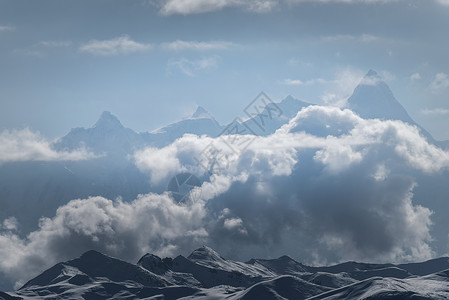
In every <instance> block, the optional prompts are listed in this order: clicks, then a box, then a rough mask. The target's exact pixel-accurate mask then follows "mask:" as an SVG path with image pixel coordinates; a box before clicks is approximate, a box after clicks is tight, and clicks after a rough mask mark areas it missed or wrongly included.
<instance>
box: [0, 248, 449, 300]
mask: <svg viewBox="0 0 449 300" xmlns="http://www.w3.org/2000/svg"><path fill="white" fill-rule="evenodd" d="M448 262H449V258H439V259H434V260H430V261H426V262H422V263H415V264H404V265H391V264H380V265H379V264H361V263H356V262H348V263H343V264H339V265H336V266H329V267H309V266H306V265H303V264H300V263H298V262H296V261H295V260H293V259H292V258H290V257H288V256H282V257H280V258H278V259H272V260H269V259H252V260H250V261H249V262H247V263H243V262H237V261H231V260H226V259H225V258H224V257H222V256H221V255H220V254H219V253H217V252H216V251H214V250H213V249H211V248H209V247H207V246H203V247H201V248H199V249H196V250H195V251H193V252H192V253H191V254H190V255H189V256H188V257H187V258H186V257H183V256H178V257H176V258H175V259H172V258H164V259H162V258H160V257H158V256H156V255H153V254H145V255H144V256H143V257H142V258H141V259H140V260H139V262H138V263H137V264H131V263H128V262H124V261H122V260H119V259H116V258H113V257H110V256H107V255H104V254H102V253H100V252H97V251H88V252H86V253H84V254H83V255H81V257H79V258H76V259H73V260H70V261H67V262H63V263H59V264H57V265H55V266H53V267H52V268H50V269H48V270H46V271H45V272H43V273H42V274H41V275H39V276H37V277H35V278H34V279H32V280H30V281H29V282H28V283H26V284H25V285H24V286H23V287H22V288H20V289H19V290H18V291H16V292H11V293H2V292H0V299H22V298H25V299H80V298H85V299H185V300H187V299H203V300H205V299H229V300H240V299H251V300H252V299H326V300H335V299H349V300H351V299H354V300H355V299H366V298H375V299H405V298H410V297H412V296H413V297H417V298H419V299H448V298H449V270H442V269H441V268H444V267H446V264H447V263H448ZM438 265H439V266H440V268H439V270H438ZM401 266H403V267H404V268H408V269H409V271H412V270H415V271H416V272H419V273H420V274H425V273H426V271H435V270H437V272H436V273H433V274H425V275H424V276H418V275H416V274H413V273H407V274H409V275H410V276H408V277H407V278H394V276H395V275H398V276H399V277H402V276H403V275H404V272H407V271H405V270H403V269H401ZM318 270H327V271H328V272H323V271H318ZM391 270H396V271H398V270H402V271H403V272H399V273H396V272H391ZM344 271H345V272H344ZM332 272H333V273H332ZM357 272H366V273H364V274H365V275H366V276H370V277H369V278H368V279H364V280H359V279H356V278H354V274H356V276H359V275H357V274H359V273H357ZM390 275H391V276H393V277H390ZM13 297H19V298H13Z"/></svg>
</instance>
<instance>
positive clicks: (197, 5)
mask: <svg viewBox="0 0 449 300" xmlns="http://www.w3.org/2000/svg"><path fill="white" fill-rule="evenodd" d="M277 4H278V1H277V0H250V1H243V0H212V1H210V0H190V1H183V0H167V1H163V2H162V8H161V13H162V14H163V15H173V14H181V15H189V14H199V13H207V12H213V11H218V10H222V9H224V8H228V7H237V8H243V9H245V10H247V11H251V12H256V13H264V12H269V11H271V10H272V9H273V8H274V7H275V6H276V5H277Z"/></svg>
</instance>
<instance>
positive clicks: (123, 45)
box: [79, 35, 152, 56]
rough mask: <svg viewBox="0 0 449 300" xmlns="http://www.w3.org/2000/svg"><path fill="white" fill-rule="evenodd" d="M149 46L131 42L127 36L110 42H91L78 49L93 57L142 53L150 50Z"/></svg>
mask: <svg viewBox="0 0 449 300" xmlns="http://www.w3.org/2000/svg"><path fill="white" fill-rule="evenodd" d="M151 48H152V46H151V45H150V44H142V43H138V42H136V41H133V40H131V39H130V38H129V37H128V36H127V35H124V36H121V37H117V38H114V39H111V40H101V41H99V40H91V41H89V42H88V43H86V44H84V45H82V46H81V47H80V48H79V49H80V51H82V52H87V53H90V54H95V55H105V56H109V55H117V54H128V53H133V52H142V51H147V50H149V49H151Z"/></svg>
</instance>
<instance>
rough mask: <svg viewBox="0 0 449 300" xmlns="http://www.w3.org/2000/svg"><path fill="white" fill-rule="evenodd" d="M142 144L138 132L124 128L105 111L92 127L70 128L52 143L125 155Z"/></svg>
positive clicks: (70, 147) (64, 147)
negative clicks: (64, 134)
mask: <svg viewBox="0 0 449 300" xmlns="http://www.w3.org/2000/svg"><path fill="white" fill-rule="evenodd" d="M144 145H145V141H144V139H143V138H142V136H141V135H140V134H138V133H137V132H135V131H133V130H132V129H129V128H125V127H124V126H123V125H122V123H121V122H120V121H119V119H118V118H117V117H116V116H114V115H113V114H111V113H110V112H108V111H105V112H103V113H102V114H101V116H100V118H99V119H98V121H97V122H96V123H95V125H94V126H93V127H91V128H74V129H72V130H70V132H69V133H68V134H67V135H66V136H64V137H62V138H60V139H59V140H57V141H56V142H55V143H54V144H53V148H55V149H57V150H74V149H78V148H80V147H86V148H87V149H88V150H90V151H93V152H94V153H96V154H109V155H112V154H115V155H126V154H127V153H131V152H132V151H134V150H136V149H138V148H141V147H143V146H144Z"/></svg>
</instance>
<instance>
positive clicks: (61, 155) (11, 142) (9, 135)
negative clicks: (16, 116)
mask: <svg viewBox="0 0 449 300" xmlns="http://www.w3.org/2000/svg"><path fill="white" fill-rule="evenodd" d="M94 157H95V155H94V154H92V153H90V152H88V151H87V150H86V149H78V150H75V151H71V152H68V151H55V150H54V149H52V147H51V143H50V142H48V141H47V140H45V139H44V138H43V137H41V136H40V135H39V134H38V133H34V132H32V131H30V130H29V129H27V128H26V129H23V130H4V131H3V132H2V133H1V134H0V164H2V163H5V162H12V161H27V160H40V161H58V160H86V159H91V158H94Z"/></svg>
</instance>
